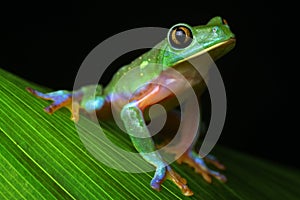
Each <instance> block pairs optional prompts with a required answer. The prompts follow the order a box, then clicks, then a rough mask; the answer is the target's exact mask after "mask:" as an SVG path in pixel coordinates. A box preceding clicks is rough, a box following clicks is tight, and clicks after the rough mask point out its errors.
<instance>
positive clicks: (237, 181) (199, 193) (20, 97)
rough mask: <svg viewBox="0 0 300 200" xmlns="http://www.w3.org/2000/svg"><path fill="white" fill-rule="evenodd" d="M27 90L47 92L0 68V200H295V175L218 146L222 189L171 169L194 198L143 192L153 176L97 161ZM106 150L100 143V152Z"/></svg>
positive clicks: (115, 136) (170, 188) (168, 191)
mask: <svg viewBox="0 0 300 200" xmlns="http://www.w3.org/2000/svg"><path fill="white" fill-rule="evenodd" d="M28 86H30V87H33V88H36V89H39V90H41V91H50V90H49V89H47V88H43V87H40V86H38V85H36V84H34V83H30V82H28V81H25V80H23V79H21V78H19V77H16V76H14V75H12V74H10V73H8V72H6V71H4V70H2V69H0V105H1V106H0V144H1V145H0V199H9V200H10V199H30V200H34V199H39V200H40V199H47V200H49V199H88V200H93V199H97V200H98V199H203V200H205V199H299V198H300V190H299V188H300V172H299V171H298V170H296V169H291V168H288V167H285V166H279V165H276V164H274V163H270V162H267V161H264V160H260V159H258V158H255V157H251V156H249V155H245V154H243V153H238V152H236V151H234V150H231V149H228V148H224V147H216V148H215V149H214V152H213V153H214V154H215V155H217V156H218V157H219V158H220V159H221V160H222V162H223V163H225V164H226V166H227V170H226V171H225V172H224V173H225V174H226V176H227V178H228V182H227V183H226V184H223V183H220V182H218V181H217V180H214V181H213V183H212V184H208V183H206V182H205V181H204V180H203V179H202V177H201V176H200V175H197V174H195V172H194V171H193V170H192V169H191V168H189V167H188V166H186V165H178V164H176V163H173V164H172V166H173V167H174V169H175V170H176V171H177V172H178V173H179V174H181V175H182V176H183V177H185V178H186V179H187V181H188V185H189V187H190V188H191V189H192V190H193V191H194V193H195V194H194V196H192V197H185V196H183V195H182V194H181V192H180V190H179V189H178V188H177V187H176V186H175V185H174V184H173V183H172V182H170V181H166V182H165V183H164V184H163V189H162V191H161V192H156V191H154V190H152V189H151V188H150V185H149V183H150V180H151V178H152V175H153V172H148V173H126V172H122V171H118V170H115V169H112V168H110V167H108V166H106V165H105V164H103V163H101V162H100V161H98V160H97V159H95V158H94V157H93V156H92V155H91V154H90V153H89V152H88V151H87V150H86V148H85V146H84V145H83V143H82V141H81V140H80V137H79V135H78V133H77V131H76V127H75V125H74V123H73V122H72V121H71V120H70V113H69V111H68V110H67V109H62V110H60V111H58V112H56V113H55V114H53V115H52V116H50V115H48V114H46V113H45V112H43V110H42V108H44V107H45V106H47V105H48V104H49V102H46V101H43V100H40V99H37V98H35V97H33V96H32V95H30V94H29V93H28V92H26V91H25V87H28ZM87 123H91V125H92V124H93V123H92V122H88V121H87ZM101 125H102V128H103V130H104V132H105V134H106V135H107V136H108V138H109V139H110V140H111V141H112V142H113V143H115V144H117V145H118V146H120V147H122V148H124V149H127V150H131V151H132V150H133V147H132V146H131V143H130V140H129V139H128V136H126V135H125V134H119V133H118V129H117V128H114V125H113V124H111V123H106V122H105V123H103V124H101ZM86 131H87V132H88V130H86ZM105 145H106V144H105V143H101V141H99V146H102V147H103V146H105ZM95 148H99V147H97V146H95ZM106 148H108V149H109V148H111V147H109V146H107V145H106ZM112 151H113V149H112ZM105 159H110V160H111V162H114V160H113V158H111V157H107V158H105ZM116 164H117V163H116ZM132 164H134V163H132Z"/></svg>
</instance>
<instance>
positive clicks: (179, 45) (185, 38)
mask: <svg viewBox="0 0 300 200" xmlns="http://www.w3.org/2000/svg"><path fill="white" fill-rule="evenodd" d="M168 40H169V43H170V44H171V46H172V47H173V48H175V49H184V48H186V47H187V46H189V45H190V44H191V42H192V41H193V34H192V31H191V29H190V28H189V27H187V26H184V25H177V26H174V27H173V28H171V30H170V31H169V35H168Z"/></svg>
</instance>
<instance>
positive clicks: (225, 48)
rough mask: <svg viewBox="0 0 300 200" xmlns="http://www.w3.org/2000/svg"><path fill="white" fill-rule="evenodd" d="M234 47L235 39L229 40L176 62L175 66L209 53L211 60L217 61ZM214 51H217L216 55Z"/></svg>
mask: <svg viewBox="0 0 300 200" xmlns="http://www.w3.org/2000/svg"><path fill="white" fill-rule="evenodd" d="M234 46H235V38H230V39H228V40H226V41H224V42H220V43H218V44H215V45H212V46H210V47H208V48H206V49H203V50H201V51H199V52H198V53H195V54H193V55H192V56H189V57H187V58H185V59H182V60H180V61H178V62H177V63H176V64H175V65H177V64H179V63H182V62H185V61H187V60H191V59H193V58H196V57H198V56H201V55H203V54H205V53H209V54H210V56H211V57H212V58H213V60H217V59H219V58H220V57H222V56H223V55H225V54H226V53H228V52H229V51H230V50H231V49H233V47H234ZM216 51H219V52H218V53H216Z"/></svg>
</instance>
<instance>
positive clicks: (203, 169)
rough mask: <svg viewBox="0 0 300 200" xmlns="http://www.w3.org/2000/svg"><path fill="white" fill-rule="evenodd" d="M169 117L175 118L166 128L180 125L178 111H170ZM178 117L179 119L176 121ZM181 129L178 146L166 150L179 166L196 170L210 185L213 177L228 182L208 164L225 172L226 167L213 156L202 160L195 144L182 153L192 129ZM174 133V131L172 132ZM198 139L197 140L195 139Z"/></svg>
mask: <svg viewBox="0 0 300 200" xmlns="http://www.w3.org/2000/svg"><path fill="white" fill-rule="evenodd" d="M168 115H169V116H171V115H172V117H171V118H173V120H172V121H168V120H167V124H166V127H168V126H169V125H168V123H169V124H170V126H174V123H176V122H177V123H178V122H179V123H180V114H179V112H176V111H170V112H169V113H168ZM176 117H177V118H178V119H177V120H176ZM181 123H187V124H188V123H189V122H188V120H183V121H181ZM181 127H183V128H182V129H181V130H178V131H177V134H179V137H178V138H181V139H179V140H178V141H177V143H176V145H172V146H170V147H167V148H165V149H166V151H167V152H168V153H171V154H174V155H175V156H176V157H177V163H179V164H183V163H185V164H188V165H189V166H190V167H192V168H194V170H195V172H196V173H199V174H201V175H202V177H203V178H204V179H205V180H206V181H207V182H209V183H211V182H212V178H211V177H215V178H216V179H218V180H220V181H221V182H226V180H227V179H226V177H225V176H224V175H223V174H221V173H219V172H217V171H215V170H212V169H210V168H209V167H208V166H207V165H206V164H212V165H214V166H215V167H216V168H218V169H220V170H224V169H225V166H224V165H223V164H222V163H221V162H219V161H218V160H217V159H216V157H214V156H212V155H207V156H206V157H204V158H202V157H201V156H200V155H199V154H198V153H197V152H196V151H195V150H194V147H193V145H194V143H193V144H192V145H191V146H190V147H189V148H188V149H187V150H186V151H184V152H182V149H183V148H184V147H185V146H186V142H187V141H185V138H186V135H188V134H189V131H191V130H190V127H191V126H188V125H185V124H182V125H181ZM170 130H172V129H170ZM172 131H173V130H172ZM195 139H197V138H195Z"/></svg>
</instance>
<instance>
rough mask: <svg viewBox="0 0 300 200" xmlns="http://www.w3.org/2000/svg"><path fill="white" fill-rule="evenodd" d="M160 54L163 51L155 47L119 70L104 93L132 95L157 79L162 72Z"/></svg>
mask: <svg viewBox="0 0 300 200" xmlns="http://www.w3.org/2000/svg"><path fill="white" fill-rule="evenodd" d="M162 54H163V49H162V48H160V47H158V46H157V47H155V48H152V49H151V50H150V51H148V52H146V53H144V54H143V55H141V56H140V57H138V58H136V59H135V60H133V61H132V62H131V63H130V64H128V65H125V66H123V67H122V68H120V69H119V70H118V71H117V72H116V73H115V74H114V76H113V77H112V79H111V81H110V82H109V84H108V85H107V86H106V88H105V90H104V93H105V94H106V95H108V94H111V93H125V94H132V93H133V92H134V91H136V90H137V89H138V88H139V87H142V86H144V85H145V84H147V83H148V82H149V81H151V80H152V79H154V78H156V77H158V76H159V74H160V73H161V71H162V70H163V66H162Z"/></svg>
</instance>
